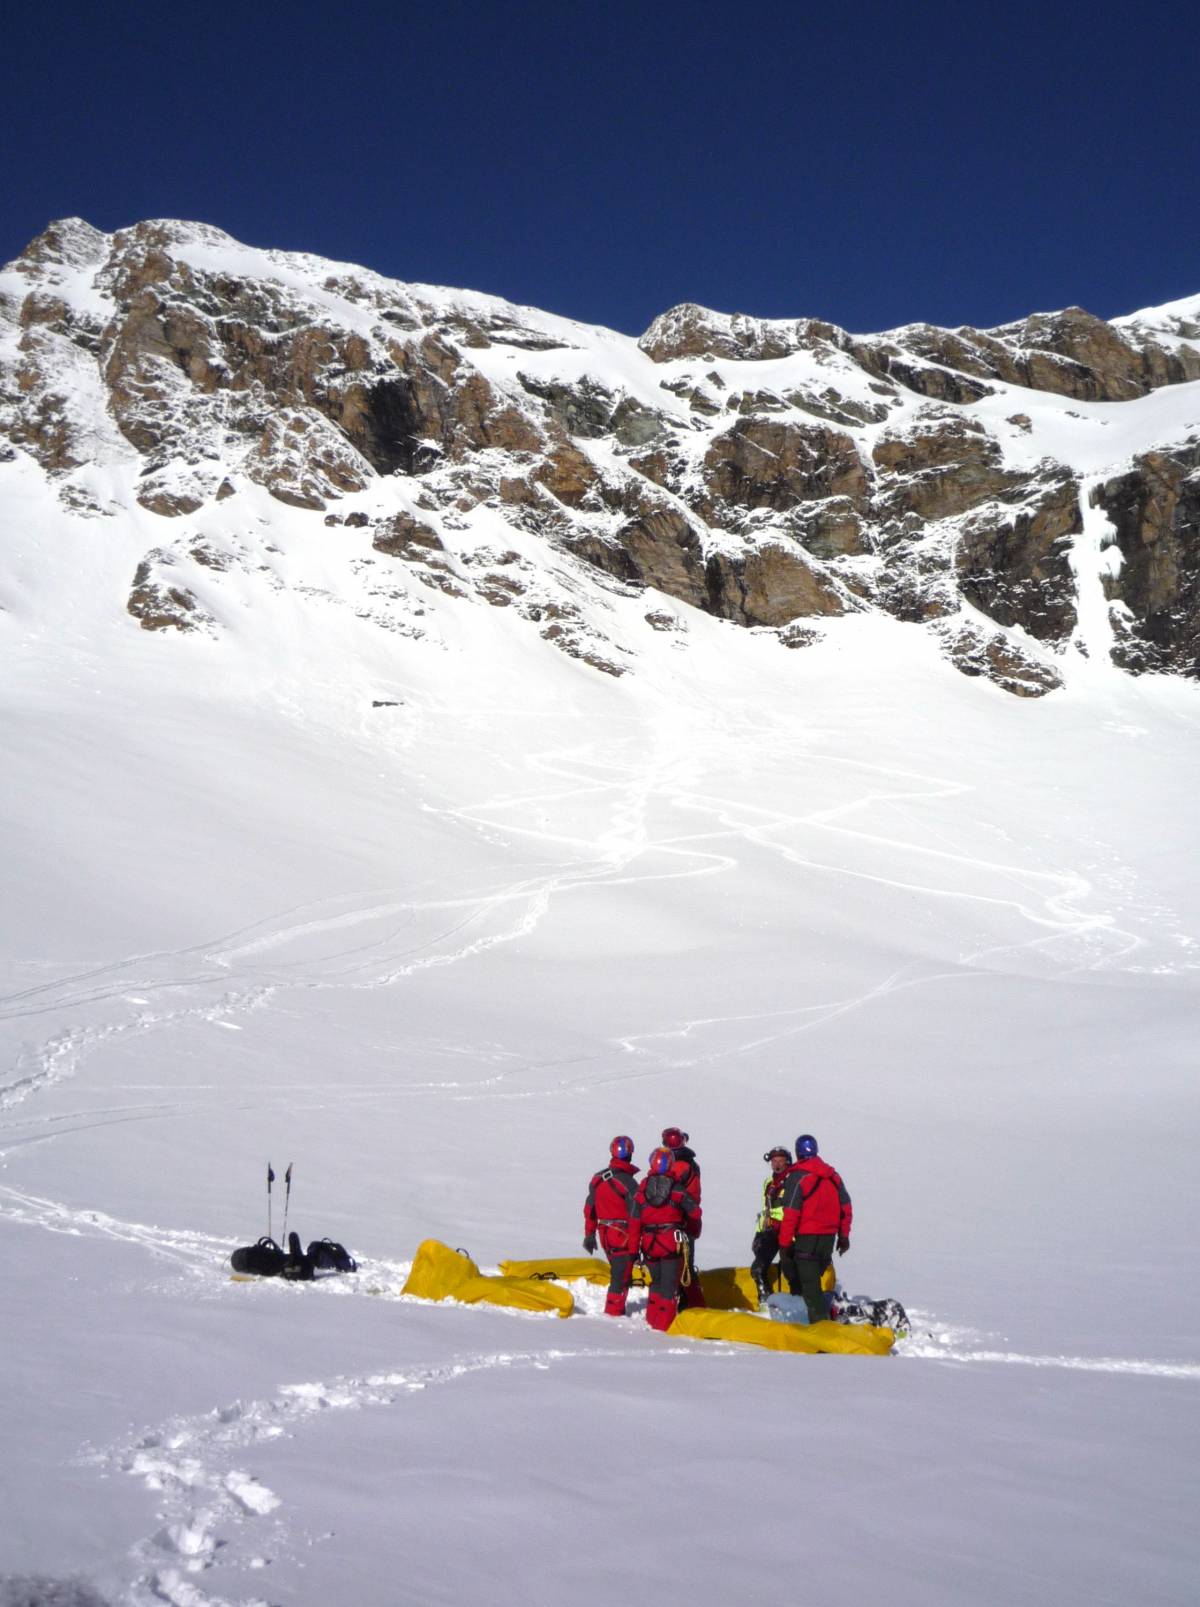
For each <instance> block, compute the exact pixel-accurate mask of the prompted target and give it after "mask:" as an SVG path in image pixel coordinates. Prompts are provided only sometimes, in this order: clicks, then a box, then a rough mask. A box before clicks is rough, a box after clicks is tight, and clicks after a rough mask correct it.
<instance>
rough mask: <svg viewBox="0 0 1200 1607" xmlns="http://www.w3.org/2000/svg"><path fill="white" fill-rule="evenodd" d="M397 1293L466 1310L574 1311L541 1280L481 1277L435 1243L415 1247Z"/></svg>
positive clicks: (565, 1292) (557, 1288)
mask: <svg viewBox="0 0 1200 1607" xmlns="http://www.w3.org/2000/svg"><path fill="white" fill-rule="evenodd" d="M401 1293H402V1294H406V1295H416V1296H417V1297H418V1298H419V1299H421V1300H461V1301H462V1302H463V1303H464V1304H465V1305H468V1306H474V1305H480V1304H485V1305H490V1306H510V1307H513V1308H514V1309H515V1310H517V1311H555V1312H557V1313H558V1315H559V1316H560V1317H569V1316H570V1315H571V1313H572V1312H573V1311H574V1309H575V1302H574V1300H573V1299H572V1298H571V1291H570V1290H569V1289H564V1288H562V1287H561V1285H559V1284H557V1283H551V1282H548V1281H544V1280H542V1279H534V1278H513V1277H500V1278H489V1277H485V1276H484V1275H483V1274H482V1273H481V1272H480V1270H479V1268H478V1267H477V1266H476V1265H475V1263H474V1261H472V1260H470V1258H469V1257H467V1256H465V1255H462V1254H461V1253H460V1252H459V1251H458V1250H452V1249H451V1248H450V1246H449V1245H448V1244H441V1243H440V1242H439V1241H438V1240H437V1239H426V1240H425V1242H424V1244H422V1245H421V1246H420V1247H419V1249H418V1250H417V1253H416V1256H415V1257H414V1258H413V1264H412V1271H411V1272H410V1273H409V1275H408V1282H407V1283H406V1284H405V1285H404V1288H403V1290H402V1291H401Z"/></svg>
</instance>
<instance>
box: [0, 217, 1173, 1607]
mask: <svg viewBox="0 0 1200 1607" xmlns="http://www.w3.org/2000/svg"><path fill="white" fill-rule="evenodd" d="M1198 314H1200V301H1198V302H1188V303H1180V304H1175V305H1172V306H1170V307H1167V308H1162V309H1158V310H1157V311H1154V312H1146V313H1140V314H1136V315H1133V316H1131V317H1130V318H1128V319H1122V320H1117V321H1116V322H1115V323H1114V324H1112V325H1106V324H1102V323H1099V322H1098V321H1096V320H1094V319H1090V318H1088V317H1087V315H1086V314H1083V313H1078V312H1069V313H1064V314H1059V315H1053V316H1048V315H1047V316H1043V315H1039V316H1036V317H1033V318H1030V319H1028V320H1026V321H1025V322H1024V323H1022V324H1020V325H1017V326H1012V327H1008V328H1005V329H1002V330H993V331H987V332H980V331H971V330H959V331H955V332H953V333H950V332H946V331H941V330H933V329H929V328H926V327H924V326H913V327H909V328H906V329H903V330H898V331H892V332H890V333H888V334H887V335H883V336H875V337H858V336H851V335H847V334H845V333H844V332H842V331H839V330H836V329H833V328H832V327H831V326H829V325H823V324H816V323H813V322H811V321H799V322H790V321H789V322H763V321H756V320H751V319H746V318H740V317H739V318H725V317H722V316H719V315H717V314H713V313H708V312H704V311H702V310H701V309H697V308H680V309H675V310H674V311H673V312H671V313H668V314H666V315H664V317H663V318H661V319H659V320H657V321H656V323H655V324H654V326H653V327H652V328H651V330H650V331H648V332H647V334H646V335H645V336H644V337H643V339H642V340H641V341H640V342H635V341H633V340H630V339H627V338H626V337H624V336H620V335H616V334H613V333H611V332H608V331H604V330H597V329H593V328H588V327H586V326H583V325H579V324H575V323H572V322H570V321H569V320H565V319H561V318H554V317H550V316H548V315H545V314H542V313H538V312H534V311H532V310H530V309H526V308H516V307H513V306H510V305H508V304H507V303H504V302H501V301H497V300H495V299H493V298H489V297H486V296H482V295H475V294H469V293H465V292H458V291H447V290H438V289H433V288H429V287H425V286H413V285H397V284H394V283H391V282H389V281H386V280H383V279H380V278H378V277H377V276H374V275H372V274H370V273H368V272H366V271H364V270H362V269H358V268H350V267H346V266H342V265H336V264H330V263H326V262H321V261H319V260H317V259H315V258H306V257H296V256H285V255H282V254H278V253H271V252H261V251H252V250H249V249H248V248H245V247H242V246H239V245H237V244H236V243H235V242H233V241H231V240H230V239H228V238H227V237H226V236H224V235H221V234H219V233H218V232H216V231H214V230H211V229H207V228H202V227H199V226H196V225H189V224H178V223H152V224H142V225H139V226H138V227H137V228H134V229H131V230H128V231H123V232H122V233H120V234H117V235H114V236H105V235H102V234H99V233H98V232H97V231H95V230H93V229H90V228H89V227H88V226H87V225H85V224H80V223H66V224H58V225H55V226H53V227H52V228H51V229H50V230H49V231H47V233H46V234H45V235H44V236H42V237H41V239H40V240H38V241H36V242H35V243H34V244H33V246H31V247H30V249H29V250H28V251H27V252H26V253H25V254H24V255H23V256H22V257H21V258H20V259H18V261H17V262H16V263H15V264H12V265H10V267H9V268H8V269H7V270H5V272H4V274H3V276H0V425H2V428H3V432H4V433H3V443H4V444H0V531H2V535H0V663H2V664H3V674H2V675H0V885H2V886H3V890H4V897H3V906H2V907H3V910H4V915H5V920H4V921H3V923H0V1334H2V1336H3V1343H2V1346H0V1399H2V1401H3V1412H2V1415H0V1423H2V1425H3V1439H2V1443H3V1448H4V1449H3V1455H0V1603H2V1604H3V1607H9V1604H10V1602H21V1603H23V1604H24V1603H27V1602H29V1601H36V1602H38V1603H49V1602H57V1603H60V1604H62V1603H73V1604H74V1607H83V1604H84V1603H86V1602H89V1601H92V1600H94V1599H95V1598H94V1596H93V1595H91V1593H90V1592H91V1591H92V1590H93V1589H94V1590H95V1591H98V1592H99V1593H100V1594H101V1596H102V1597H103V1599H104V1600H105V1601H106V1602H108V1603H110V1604H116V1603H121V1604H128V1607H150V1604H151V1603H161V1602H163V1601H166V1602H172V1603H175V1604H177V1607H206V1604H209V1607H221V1604H229V1603H241V1604H246V1607H250V1604H261V1603H268V1602H269V1603H271V1604H279V1607H324V1604H325V1603H326V1602H328V1601H330V1600H344V1601H347V1602H353V1603H355V1604H361V1607H393V1604H394V1603H395V1602H397V1601H411V1602H415V1603H421V1604H422V1607H424V1604H433V1603H439V1604H440V1603H450V1602H454V1603H456V1604H464V1603H474V1602H486V1603H489V1604H495V1607H509V1604H516V1603H522V1604H524V1603H527V1602H540V1601H554V1602H562V1603H569V1604H573V1607H592V1604H599V1603H601V1602H607V1601H609V1600H610V1599H611V1597H612V1594H613V1591H614V1589H615V1588H616V1589H620V1588H629V1589H636V1590H639V1591H640V1590H643V1589H648V1590H652V1591H653V1592H654V1593H655V1594H661V1593H664V1592H666V1591H670V1592H672V1593H678V1594H680V1595H681V1596H683V1597H685V1598H686V1599H687V1600H689V1601H690V1602H693V1603H695V1604H697V1607H710V1604H712V1607H716V1604H718V1603H719V1604H722V1607H724V1604H727V1603H731V1602H742V1601H748V1600H751V1599H757V1598H758V1597H759V1596H761V1595H762V1594H764V1592H766V1593H771V1594H778V1593H779V1591H780V1590H781V1589H786V1590H793V1583H794V1580H793V1576H794V1574H795V1572H796V1569H797V1566H798V1564H797V1562H796V1559H795V1557H794V1555H793V1554H792V1553H793V1550H794V1545H795V1542H796V1540H797V1539H798V1537H799V1534H800V1533H801V1531H800V1529H799V1528H798V1515H802V1521H803V1524H804V1528H803V1533H804V1534H805V1535H807V1534H808V1533H810V1532H812V1533H814V1534H816V1535H817V1536H818V1537H819V1538H818V1545H817V1556H816V1559H815V1561H814V1563H813V1564H812V1570H813V1571H812V1575H811V1578H810V1581H809V1582H808V1583H805V1585H804V1588H805V1589H806V1590H807V1589H811V1588H816V1587H815V1586H814V1585H813V1583H812V1582H811V1581H812V1580H816V1581H818V1582H819V1586H820V1588H822V1589H824V1590H826V1591H827V1592H829V1593H833V1594H838V1595H848V1596H850V1597H852V1598H854V1599H868V1600H872V1601H873V1600H875V1599H876V1598H877V1597H878V1596H879V1595H880V1594H881V1593H882V1594H886V1596H887V1598H888V1600H889V1601H891V1602H894V1603H895V1604H897V1607H962V1604H963V1603H970V1604H971V1607H1012V1604H1013V1603H1015V1602H1024V1603H1029V1604H1031V1607H1033V1604H1036V1607H1041V1604H1042V1603H1045V1602H1053V1603H1055V1607H1095V1604H1096V1603H1097V1602H1102V1601H1109V1600H1115V1599H1117V1598H1118V1597H1119V1598H1120V1599H1121V1600H1122V1601H1134V1602H1137V1603H1138V1604H1139V1607H1179V1604H1180V1603H1181V1602H1183V1601H1186V1600H1188V1599H1190V1595H1191V1593H1192V1591H1193V1586H1194V1580H1195V1578H1196V1576H1197V1571H1198V1569H1200V1543H1198V1540H1197V1533H1196V1525H1195V1521H1194V1505H1195V1503H1194V1496H1193V1494H1192V1487H1193V1485H1194V1472H1193V1465H1194V1440H1195V1431H1194V1412H1195V1407H1194V1395H1195V1390H1196V1388H1197V1383H1198V1382H1200V1345H1198V1342H1197V1337H1196V1336H1197V1333H1198V1332H1200V1252H1198V1250H1197V1244H1196V1235H1195V1232H1194V1226H1193V1223H1194V1216H1195V1209H1196V1187H1195V1153H1196V1146H1197V1142H1198V1141H1200V1110H1198V1093H1197V1081H1196V1075H1195V1045H1196V1021H1197V1007H1198V1005H1200V855H1198V854H1197V852H1196V849H1197V831H1196V825H1195V820H1196V810H1195V802H1194V800H1195V797H1196V796H1197V794H1198V792H1200V744H1198V742H1197V737H1198V735H1200V686H1197V685H1196V642H1197V628H1196V606H1197V601H1196V599H1197V591H1196V586H1197V581H1196V567H1197V531H1196V501H1197V474H1196V468H1195V463H1196V452H1197V450H1198V448H1197V441H1198V440H1200V369H1198V367H1197V364H1198V358H1197V352H1198V351H1200V338H1198V335H1197V321H1198ZM787 649H792V650H790V651H789V650H787ZM960 670H966V671H967V672H968V674H966V675H964V674H961V673H960ZM1130 671H1135V672H1136V671H1150V672H1152V673H1130ZM1163 672H1167V673H1163ZM1014 691H1015V692H1019V693H1023V694H1037V693H1044V692H1050V693H1052V695H1048V696H1042V697H1036V696H1020V697H1013V696H1009V695H1008V693H1009V692H1014ZM677 1122H678V1123H682V1125H683V1126H684V1127H685V1128H686V1129H687V1130H688V1131H689V1132H690V1134H691V1139H692V1143H693V1145H694V1147H695V1148H696V1150H697V1152H698V1154H699V1156H700V1159H701V1162H702V1164H703V1167H704V1209H705V1226H704V1234H703V1237H702V1239H701V1244H700V1248H701V1252H702V1257H703V1260H702V1265H709V1266H716V1265H721V1264H728V1263H731V1262H744V1261H745V1259H746V1256H747V1252H748V1248H749V1239H750V1235H751V1232H752V1229H753V1222H754V1217H755V1214H756V1212H757V1209H758V1204H759V1187H760V1184H761V1179H762V1172H763V1164H762V1161H761V1157H762V1155H763V1152H764V1150H765V1149H766V1148H767V1147H768V1146H770V1145H774V1144H778V1143H784V1144H791V1143H792V1142H793V1140H794V1138H795V1136H796V1134H797V1133H798V1132H801V1131H812V1132H815V1133H817V1135H818V1136H819V1138H820V1140H821V1144H822V1150H823V1153H825V1154H826V1155H827V1156H828V1157H829V1159H830V1160H831V1161H832V1162H833V1164H835V1165H836V1166H837V1167H838V1168H839V1170H841V1171H842V1173H843V1174H844V1176H845V1177H846V1179H847V1182H848V1184H849V1186H850V1189H851V1192H852V1193H853V1196H854V1202H855V1223H856V1225H855V1230H854V1236H853V1243H852V1246H851V1251H850V1254H849V1256H848V1257H847V1258H846V1259H845V1260H844V1261H841V1262H839V1270H840V1272H841V1274H842V1276H843V1278H844V1280H845V1282H846V1283H847V1285H848V1286H849V1287H850V1289H851V1291H852V1292H857V1291H859V1290H861V1291H863V1292H866V1293H868V1294H872V1295H880V1296H884V1295H893V1296H896V1297H898V1298H900V1299H901V1300H903V1301H904V1303H905V1304H906V1305H907V1306H908V1307H909V1309H910V1311H911V1312H912V1313H913V1314H914V1317H915V1319H916V1320H915V1328H914V1333H913V1336H912V1338H911V1339H909V1340H908V1341H906V1342H904V1343H903V1344H902V1345H900V1346H899V1347H898V1351H897V1354H896V1356H895V1357H894V1358H893V1359H890V1360H882V1359H878V1360H862V1361H859V1360H856V1359H853V1358H842V1357H820V1358H815V1357H814V1358H805V1357H798V1356H785V1355H770V1354H766V1353H756V1354H748V1353H746V1351H745V1350H741V1351H737V1352H735V1350H734V1349H733V1347H724V1346H719V1345H704V1344H702V1343H700V1342H694V1341H685V1340H682V1339H679V1338H667V1339H663V1338H661V1337H660V1336H658V1335H654V1334H651V1333H649V1332H648V1331H647V1330H646V1327H645V1324H644V1323H643V1322H641V1321H640V1308H639V1306H638V1303H637V1302H636V1301H635V1304H634V1317H633V1319H632V1320H629V1321H626V1322H614V1321H606V1320H605V1319H604V1318H603V1317H602V1316H601V1315H600V1314H599V1301H598V1299H597V1298H596V1296H595V1291H588V1290H587V1289H580V1291H579V1295H580V1302H581V1308H582V1309H581V1310H580V1311H578V1312H577V1313H576V1315H575V1316H573V1317H571V1319H570V1320H569V1321H566V1322H562V1321H559V1320H558V1319H557V1318H548V1319H544V1318H541V1317H535V1316H519V1315H514V1314H506V1313H504V1312H499V1311H487V1310H485V1309H482V1308H470V1309H468V1308H457V1307H453V1306H438V1305H431V1304H427V1303H424V1302H420V1301H415V1300H412V1299H407V1298H404V1297H403V1296H402V1295H401V1294H400V1290H401V1289H402V1287H403V1284H404V1280H405V1275H406V1271H407V1267H408V1264H409V1261H410V1259H411V1257H412V1255H413V1252H414V1250H415V1248H416V1246H417V1245H418V1243H419V1242H420V1241H421V1240H422V1239H424V1238H426V1237H428V1236H435V1237H437V1238H439V1239H442V1240H444V1241H446V1242H447V1243H449V1244H451V1245H461V1246H464V1247H466V1248H467V1249H469V1250H470V1251H471V1253H472V1254H473V1255H474V1256H475V1257H476V1258H477V1259H478V1260H479V1261H480V1262H481V1263H483V1264H484V1265H486V1266H489V1267H492V1266H495V1265H496V1264H497V1263H498V1262H499V1260H500V1259H501V1258H502V1257H504V1256H508V1255H518V1256H520V1255H539V1254H560V1253H562V1252H564V1251H577V1250H578V1246H579V1239H580V1237H581V1234H582V1220H581V1205H582V1199H583V1193H584V1190H585V1188H586V1184H587V1179H588V1178H589V1177H590V1175H591V1173H592V1172H593V1170H594V1169H595V1168H596V1166H597V1165H598V1164H600V1163H601V1162H602V1161H603V1160H604V1158H605V1157H606V1155H607V1152H608V1150H607V1146H608V1140H609V1138H610V1137H611V1136H612V1135H613V1134H615V1133H618V1132H629V1133H631V1134H632V1135H633V1136H634V1138H635V1141H636V1145H637V1159H638V1161H639V1162H644V1160H645V1157H646V1154H647V1151H648V1149H649V1148H650V1147H651V1145H652V1144H653V1143H654V1142H655V1141H656V1140H657V1139H658V1136H659V1133H660V1131H661V1129H662V1127H663V1126H665V1125H666V1124H668V1123H677ZM268 1159H272V1160H273V1161H274V1162H275V1167H276V1171H277V1173H278V1174H279V1179H280V1181H278V1182H277V1184H276V1193H275V1196H274V1217H273V1226H274V1228H275V1230H276V1232H278V1231H279V1228H280V1221H281V1213H282V1200H281V1182H282V1171H283V1167H284V1165H285V1164H286V1162H287V1161H288V1160H294V1161H295V1162H296V1170H295V1188H294V1191H293V1194H292V1197H291V1203H290V1212H291V1215H290V1217H289V1226H291V1227H295V1228H297V1229H298V1230H299V1231H300V1232H301V1234H302V1235H303V1236H304V1238H305V1239H308V1238H310V1237H317V1236H319V1235H322V1234H331V1235H333V1236H334V1237H335V1238H337V1239H339V1240H342V1241H344V1242H345V1243H346V1244H347V1245H349V1247H350V1248H351V1249H352V1250H353V1251H354V1252H355V1253H356V1254H357V1255H358V1256H359V1257H360V1258H361V1261H362V1266H363V1271H362V1272H361V1273H360V1275H359V1276H358V1277H357V1278H356V1279H353V1280H349V1279H348V1280H342V1281H341V1282H338V1281H337V1280H331V1281H329V1282H326V1283H323V1284H321V1285H318V1286H309V1287H307V1288H299V1287H294V1286H285V1285H282V1284H261V1285H255V1286H249V1285H244V1284H236V1283H232V1282H230V1281H229V1279H228V1261H227V1256H228V1252H229V1250H230V1249H231V1248H232V1247H233V1246H234V1245H236V1244H239V1243H245V1242H248V1241H250V1240H253V1239H254V1238H255V1237H256V1236H257V1235H258V1234H259V1233H260V1232H263V1231H265V1229H266V1227H267V1217H266V1209H265V1207H266V1201H265V1199H264V1197H263V1181H264V1168H265V1163H266V1161H267V1160H268ZM77 1575H78V1576H82V1577H83V1578H84V1579H85V1580H86V1581H89V1582H90V1584H87V1585H78V1586H74V1585H68V1584H66V1583H64V1581H65V1580H66V1579H67V1578H68V1577H70V1576H77ZM664 1575H665V1576H666V1577H665V1579H664ZM29 1579H33V1580H35V1581H36V1583H34V1584H27V1583H24V1582H23V1581H27V1580H29ZM796 1588H799V1587H798V1586H797V1587H796Z"/></svg>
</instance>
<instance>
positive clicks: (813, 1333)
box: [668, 1306, 896, 1356]
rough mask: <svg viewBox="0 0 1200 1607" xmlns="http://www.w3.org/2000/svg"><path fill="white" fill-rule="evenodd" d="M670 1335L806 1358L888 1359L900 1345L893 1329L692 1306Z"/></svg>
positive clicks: (671, 1329) (680, 1313) (680, 1316)
mask: <svg viewBox="0 0 1200 1607" xmlns="http://www.w3.org/2000/svg"><path fill="white" fill-rule="evenodd" d="M668 1332H669V1333H670V1334H671V1335H672V1337H678V1338H682V1339H724V1340H730V1341H732V1342H733V1343H734V1344H736V1345H760V1346H761V1347H762V1348H763V1349H764V1350H792V1351H799V1352H801V1353H802V1354H805V1355H816V1354H821V1353H824V1354H832V1355H841V1356H886V1355H887V1353H888V1351H890V1350H891V1348H892V1346H893V1345H894V1344H895V1343H896V1336H895V1335H894V1334H893V1333H892V1330H891V1329H890V1328H871V1327H868V1326H867V1325H866V1324H858V1323H841V1322H814V1323H808V1324H805V1323H796V1322H772V1321H771V1319H770V1318H769V1317H758V1316H754V1315H752V1314H751V1313H750V1312H743V1311H714V1310H712V1309H709V1310H705V1309H704V1308H703V1307H699V1306H691V1307H689V1308H688V1309H687V1310H686V1311H681V1312H679V1313H678V1315H677V1316H676V1318H675V1321H674V1322H673V1323H672V1324H671V1326H670V1328H669V1330H668Z"/></svg>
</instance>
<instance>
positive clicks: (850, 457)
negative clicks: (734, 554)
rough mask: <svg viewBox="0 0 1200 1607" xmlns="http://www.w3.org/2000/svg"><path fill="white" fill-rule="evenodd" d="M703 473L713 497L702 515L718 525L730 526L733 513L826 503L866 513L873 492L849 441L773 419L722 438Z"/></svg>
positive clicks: (742, 423)
mask: <svg viewBox="0 0 1200 1607" xmlns="http://www.w3.org/2000/svg"><path fill="white" fill-rule="evenodd" d="M703 473H704V481H705V486H706V488H707V491H708V493H709V494H708V497H707V498H706V499H705V501H704V503H703V505H702V511H703V512H704V514H705V516H706V518H707V519H708V520H709V523H711V524H717V525H720V524H726V523H728V522H729V510H731V509H754V508H769V509H772V510H774V511H775V512H784V511H786V510H788V509H790V508H794V507H796V506H797V505H798V504H799V503H802V502H810V501H814V500H817V499H821V498H826V497H845V498H847V500H848V501H849V503H850V504H851V506H853V507H865V505H866V503H867V499H868V496H869V491H870V486H869V482H868V479H867V471H866V468H865V467H864V465H863V461H862V459H861V458H860V457H859V455H858V448H857V447H856V446H855V444H854V441H853V440H852V439H851V437H850V436H848V435H842V434H840V433H839V432H838V431H836V430H831V429H827V428H825V427H823V426H822V425H817V424H790V423H784V422H782V421H780V420H777V419H770V418H757V417H756V418H746V419H739V420H738V422H737V423H736V424H735V425H734V426H733V428H732V429H730V430H727V431H726V432H725V433H724V434H723V435H718V436H717V437H716V439H715V440H714V441H713V443H712V445H711V446H710V447H709V449H708V451H707V453H706V454H705V457H704V464H703Z"/></svg>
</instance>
